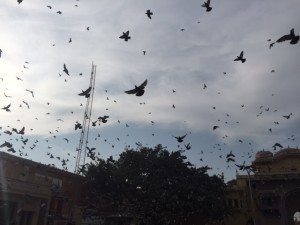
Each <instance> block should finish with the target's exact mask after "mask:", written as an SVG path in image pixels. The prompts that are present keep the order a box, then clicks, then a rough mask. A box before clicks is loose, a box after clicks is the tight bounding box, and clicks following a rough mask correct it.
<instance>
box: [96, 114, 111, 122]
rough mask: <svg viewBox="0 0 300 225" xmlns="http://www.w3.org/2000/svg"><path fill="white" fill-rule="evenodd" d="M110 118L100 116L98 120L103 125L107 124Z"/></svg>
mask: <svg viewBox="0 0 300 225" xmlns="http://www.w3.org/2000/svg"><path fill="white" fill-rule="evenodd" d="M108 118H109V116H99V117H98V120H99V121H100V122H102V123H106V122H107V119H108Z"/></svg>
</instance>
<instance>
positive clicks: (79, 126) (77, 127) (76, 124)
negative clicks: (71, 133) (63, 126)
mask: <svg viewBox="0 0 300 225" xmlns="http://www.w3.org/2000/svg"><path fill="white" fill-rule="evenodd" d="M77 129H82V125H81V124H80V123H78V122H76V123H75V130H77Z"/></svg>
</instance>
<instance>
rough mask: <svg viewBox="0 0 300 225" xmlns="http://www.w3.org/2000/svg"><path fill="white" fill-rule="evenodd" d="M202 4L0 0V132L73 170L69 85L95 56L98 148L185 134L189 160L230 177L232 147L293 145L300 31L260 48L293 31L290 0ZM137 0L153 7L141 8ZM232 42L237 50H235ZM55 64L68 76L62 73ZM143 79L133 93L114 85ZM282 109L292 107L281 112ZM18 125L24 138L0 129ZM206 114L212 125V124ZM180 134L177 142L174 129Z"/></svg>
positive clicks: (172, 143) (194, 0)
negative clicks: (292, 40) (295, 38)
mask: <svg viewBox="0 0 300 225" xmlns="http://www.w3.org/2000/svg"><path fill="white" fill-rule="evenodd" d="M202 4H203V2H202V1H199V0H189V1H180V0H163V1H162V0H153V1H145V0H142V1H141V0H119V1H111V0H88V1H83V0H80V1H74V0H65V1H59V0H47V1H40V0H24V1H23V2H22V3H21V4H18V3H17V1H11V0H2V1H1V10H0V27H1V35H0V49H1V50H2V54H1V58H0V107H1V108H2V107H4V106H7V105H8V104H11V107H10V110H11V112H6V111H5V110H0V118H1V121H0V123H1V124H0V126H1V127H2V130H0V131H1V136H0V144H2V143H3V142H4V141H9V142H11V143H12V144H13V147H14V149H15V150H16V153H14V154H15V155H20V154H21V155H22V157H25V158H28V159H32V160H35V161H39V162H42V163H46V164H49V163H50V164H52V163H53V164H55V165H56V166H58V167H60V168H61V162H60V161H59V160H58V159H56V158H54V159H50V158H49V155H47V152H48V153H51V154H53V156H54V157H61V158H64V159H67V158H68V159H69V160H70V161H69V162H68V163H67V167H68V170H69V171H74V165H75V158H74V157H75V156H76V154H77V152H76V148H77V146H78V143H79V137H80V131H79V130H76V131H75V130H74V124H75V122H76V121H79V122H80V123H82V119H83V114H84V107H83V106H81V104H82V105H85V101H86V99H85V98H84V97H81V96H78V93H80V92H81V90H85V89H87V88H88V86H89V79H90V71H91V65H92V62H93V63H94V64H95V65H97V75H96V84H95V93H94V102H93V112H92V121H95V120H96V119H97V118H98V117H99V116H103V115H108V116H109V119H108V122H107V123H106V124H101V125H100V126H96V127H91V132H90V138H89V146H90V147H96V148H97V152H98V153H99V154H100V156H101V157H103V158H106V157H108V156H110V155H114V156H117V155H118V154H119V153H120V152H121V151H122V150H123V149H124V148H125V146H126V145H130V146H131V147H135V146H136V144H135V143H136V142H140V143H142V144H143V145H147V146H151V147H152V146H155V145H157V144H162V145H163V146H167V147H168V149H170V150H176V149H181V148H182V149H185V146H184V144H188V143H190V145H191V146H192V148H191V149H190V150H186V151H185V153H184V154H186V155H187V157H188V159H189V160H190V161H192V162H193V163H194V164H196V165H197V166H201V165H203V166H205V165H209V166H210V167H212V168H213V169H212V171H211V173H216V174H220V173H221V172H224V174H225V177H226V179H227V180H228V179H231V178H233V177H234V176H235V173H236V167H235V165H234V163H232V162H231V163H227V162H226V154H228V153H229V152H230V151H232V152H233V153H234V154H235V156H236V157H235V160H236V163H238V164H242V163H243V162H244V161H246V163H249V162H251V160H253V159H254V155H255V152H257V151H259V150H262V149H265V150H271V151H273V149H272V146H273V145H274V144H275V143H276V142H278V143H281V144H282V145H283V146H284V147H287V146H291V147H297V146H298V145H299V138H300V137H299V132H300V116H299V111H300V101H299V96H300V89H299V83H300V75H299V71H300V64H299V56H300V48H299V43H298V44H296V45H291V44H289V42H284V43H276V44H275V45H274V47H273V48H272V49H269V44H270V42H268V39H271V40H272V41H276V40H277V39H278V38H280V37H281V36H283V35H284V34H288V33H289V32H290V30H291V29H292V28H294V29H295V33H296V34H297V35H298V34H299V33H300V23H299V21H300V14H299V11H300V2H299V1H298V0H288V1H279V0H264V1H260V0H253V1H240V0H226V1H214V0H212V3H211V4H212V7H213V9H212V11H210V12H206V11H205V8H203V7H201V5H202ZM75 5H77V6H78V7H76V6H75ZM47 6H51V9H50V7H47ZM147 9H150V10H151V11H152V12H153V16H152V19H151V20H150V19H149V18H148V17H147V16H146V15H145V12H146V10H147ZM58 11H61V12H62V14H58V13H57V12H58ZM87 27H89V30H87ZM182 29H184V30H182ZM127 30H129V31H130V36H131V39H130V40H129V41H128V42H125V41H124V40H122V39H119V36H120V35H122V32H125V31H127ZM70 38H71V39H72V42H71V43H69V40H70ZM143 51H146V54H145V55H143ZM241 51H244V57H245V58H246V62H245V63H241V62H240V61H239V62H234V61H233V60H234V59H235V58H236V56H237V55H239V54H240V52H241ZM26 62H28V63H26ZM64 64H66V66H67V68H68V70H69V73H70V76H67V75H66V74H65V73H63V65H64ZM24 66H25V67H24ZM272 70H275V72H271V71H272ZM81 73H82V76H81V75H80V74H81ZM225 73H226V74H225ZM59 74H61V76H60V75H59ZM17 77H18V78H20V79H17ZM2 78H3V79H2ZM145 79H148V85H147V86H146V88H145V94H144V95H143V96H142V97H136V96H133V95H127V94H125V93H124V91H125V90H129V89H132V88H133V87H134V85H139V84H141V83H142V82H143V81H144V80H145ZM204 84H205V85H206V86H207V88H205V89H204V88H203V87H204ZM26 89H28V90H32V91H33V92H34V98H33V97H32V96H31V93H29V92H28V91H26ZM105 90H107V92H106V91H105ZM173 90H175V91H176V92H173ZM23 101H25V102H27V103H28V104H29V107H30V108H29V109H28V107H27V106H26V105H25V104H24V102H23ZM47 103H50V104H49V105H48V104H47ZM141 103H145V104H141ZM173 104H174V106H175V108H173V107H172V106H173ZM242 106H243V107H242ZM71 112H73V113H71ZM290 113H292V115H291V117H290V119H285V118H284V117H283V116H284V115H290ZM58 119H61V120H63V121H58ZM118 120H119V121H120V123H119V122H118ZM151 121H153V122H154V123H151ZM274 122H278V123H277V124H275V123H274ZM126 124H127V125H128V127H126ZM23 126H25V127H26V129H25V135H23V140H25V139H27V138H28V142H27V144H26V145H24V144H23V143H22V142H21V136H20V135H17V134H12V135H9V134H6V133H4V132H5V131H7V130H9V131H11V129H12V128H13V127H14V128H17V129H18V130H19V129H21V128H22V127H23ZM213 126H219V128H218V129H216V130H214V131H213V129H212V128H213ZM270 128H271V130H272V132H270V130H269V129H270ZM50 132H51V133H50ZM185 134H187V136H186V138H185V139H184V143H182V144H180V146H179V147H178V146H177V145H178V144H179V143H177V141H176V139H175V138H174V137H173V136H182V135H185ZM54 136H55V137H54ZM99 136H100V137H99ZM64 138H67V139H68V140H69V142H68V143H67V141H66V140H64ZM34 145H35V146H36V147H34ZM22 146H23V148H22ZM33 147H34V148H33ZM31 148H33V149H31ZM1 150H2V151H6V150H7V148H1ZM19 150H20V151H21V152H20V151H19ZM26 154H27V155H26Z"/></svg>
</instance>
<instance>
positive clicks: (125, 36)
mask: <svg viewBox="0 0 300 225" xmlns="http://www.w3.org/2000/svg"><path fill="white" fill-rule="evenodd" d="M77 1H79V0H77ZM17 2H18V3H19V4H20V3H22V2H23V0H17ZM47 7H48V8H49V9H52V6H50V5H48V6H47ZM75 7H78V5H77V4H76V5H75ZM202 7H203V8H205V9H206V12H210V11H211V10H212V9H213V8H212V5H211V1H210V0H207V1H206V2H204V3H203V5H202ZM57 14H62V11H60V10H59V11H57ZM145 14H146V16H147V17H148V19H150V20H151V19H152V17H153V16H154V13H153V12H152V11H151V10H150V9H148V10H146V12H145ZM86 30H87V31H89V30H90V27H89V26H88V27H87V28H86ZM181 31H184V29H183V28H182V29H181ZM119 38H120V39H122V40H124V41H125V42H128V41H130V39H131V37H130V31H129V30H127V31H125V32H123V33H122V35H121V36H119ZM267 41H268V42H270V45H269V47H270V48H272V47H274V45H275V44H279V43H282V42H287V41H289V43H290V44H291V45H295V44H297V43H298V42H299V35H295V32H294V29H291V30H290V33H288V34H285V35H283V36H282V37H280V38H278V39H277V40H276V41H274V42H272V40H271V39H269V40H267ZM71 42H72V38H70V39H69V43H71ZM53 46H55V44H53ZM145 54H146V51H145V50H144V51H143V55H145ZM3 56H5V51H4V52H3V51H2V49H0V60H1V58H2V57H3ZM233 61H235V62H241V63H245V62H246V58H245V53H244V51H241V52H240V54H239V55H237V57H236V58H234V59H233ZM23 68H24V69H29V62H28V61H26V62H25V63H24V65H23ZM62 71H63V73H64V74H65V75H67V76H70V73H69V70H68V68H67V65H66V64H63V68H62ZM271 72H275V70H272V71H271ZM79 75H80V76H82V73H80V74H79ZM224 75H226V72H224ZM59 77H62V74H59ZM16 79H17V80H18V81H23V78H21V77H18V76H17V77H16ZM0 81H2V82H3V81H4V80H3V78H0ZM65 82H67V79H65ZM147 84H148V79H145V81H144V82H143V83H141V84H140V85H135V87H134V88H131V89H129V88H128V89H129V90H126V91H124V92H125V94H128V95H134V96H136V97H141V96H143V95H144V93H145V91H146V87H147ZM206 88H207V85H206V84H204V85H203V89H206ZM25 91H26V92H28V93H29V94H30V96H31V97H32V98H35V93H34V91H32V90H30V89H25ZM91 91H92V87H90V86H89V87H87V88H86V89H84V90H82V91H81V92H80V93H78V96H81V97H84V98H89V97H90V95H91ZM105 92H106V93H107V90H105ZM172 92H173V93H175V92H176V90H174V89H173V90H172ZM3 94H4V97H5V98H11V96H9V95H7V94H6V93H3ZM134 96H133V97H134ZM107 100H109V97H108V96H107ZM114 102H115V103H116V100H114ZM46 104H47V105H48V106H49V105H50V103H49V102H47V103H46ZM139 104H140V105H144V104H146V103H145V102H141V103H139ZM23 105H25V106H26V107H27V108H28V109H30V104H29V103H28V102H27V101H24V100H22V101H21V104H20V105H19V107H23ZM80 106H83V104H82V103H81V104H80ZM11 107H12V103H9V104H7V105H3V106H2V107H1V110H3V111H5V112H7V113H12V112H13V110H12V108H11ZM241 107H244V105H241ZM172 108H174V109H175V108H176V107H175V104H172ZM213 109H214V110H215V109H216V108H215V107H213ZM259 110H260V112H259V113H258V114H257V116H260V115H262V114H263V112H267V111H269V110H270V109H269V108H268V107H264V106H260V107H259ZM274 111H275V110H274ZM150 113H151V112H149V114H150ZM49 114H50V113H47V115H49ZM71 114H73V111H71ZM292 115H293V114H292V113H290V114H288V115H283V116H282V117H283V118H285V119H290V118H291V116H292ZM227 117H230V115H229V114H227ZM109 118H110V117H109V116H108V115H103V116H99V117H98V118H97V119H96V120H95V121H92V122H91V125H92V127H96V126H97V125H98V126H100V125H101V124H105V123H107V122H108V120H109ZM35 119H36V120H38V118H37V117H36V118H35ZM57 121H59V122H64V120H63V119H61V118H58V119H57ZM219 121H220V120H219ZM19 122H20V120H19ZM117 122H118V123H121V122H120V120H118V121H117ZM150 122H151V125H154V124H155V122H154V121H150ZM225 123H227V121H226V122H225ZM236 123H238V121H237V122H236ZM274 124H275V125H278V124H279V122H278V121H274ZM125 126H126V127H129V125H128V124H127V123H126V124H125ZM82 128H83V126H82V124H81V123H80V122H78V121H76V122H75V124H74V130H75V131H76V130H81V129H82ZM219 128H220V125H213V126H212V130H213V131H215V130H217V129H219ZM0 130H1V131H2V133H0V135H2V134H4V135H7V136H8V137H9V138H7V140H6V141H4V142H3V143H0V148H2V149H4V150H6V151H7V152H10V153H13V154H15V153H18V154H19V155H20V156H25V157H26V156H28V154H27V153H26V147H28V143H29V142H30V143H31V145H30V146H29V148H30V149H31V150H33V149H34V148H36V147H37V143H38V142H39V140H37V139H36V140H29V138H26V137H25V131H26V130H27V128H25V127H24V126H23V127H22V128H21V129H17V128H14V127H10V126H7V127H6V128H4V127H0ZM31 130H32V129H31ZM269 132H272V128H269ZM49 134H50V135H52V136H51V138H54V139H55V138H56V137H57V136H58V135H59V127H57V129H56V130H55V131H49ZM14 135H17V136H16V137H14V138H12V137H13V136H14ZM154 135H155V134H154V133H153V134H152V136H154ZM187 135H188V133H186V134H183V135H182V136H173V137H174V141H177V143H178V147H179V148H181V150H182V151H185V150H190V149H191V147H192V146H191V143H185V142H184V140H185V138H186V137H187ZM127 136H129V134H127ZM100 137H101V135H100V133H98V135H97V137H96V138H95V140H97V139H98V138H100ZM226 137H227V135H225V136H224V137H223V138H226ZM62 139H63V140H64V141H65V142H66V143H69V142H70V140H69V139H68V138H67V137H63V138H62ZM289 139H290V140H293V141H294V140H295V136H294V135H291V137H289ZM116 140H117V141H120V138H119V137H117V138H116ZM14 141H16V142H19V143H21V147H20V149H16V148H15V147H14ZM49 141H50V138H45V142H47V143H49ZM104 141H105V142H108V141H107V139H104ZM238 142H240V143H243V142H244V141H243V140H238ZM182 143H183V144H184V145H183V146H181V144H182ZM109 144H110V145H111V147H112V148H114V146H115V144H114V143H109ZM136 144H137V145H139V144H140V143H136ZM251 144H252V143H251V142H249V145H251ZM214 148H216V149H219V150H220V149H221V144H216V145H215V146H214ZM273 148H274V150H276V149H277V148H283V146H282V145H281V144H280V143H275V144H274V145H273ZM51 149H52V147H51V145H48V152H47V154H46V155H47V157H49V159H55V160H58V161H59V162H60V163H61V166H62V168H63V169H65V170H68V162H70V160H69V157H71V154H70V153H67V156H65V157H62V156H57V155H55V154H54V153H52V152H51ZM74 151H75V150H74ZM200 154H203V151H201V153H200ZM223 154H224V153H221V155H220V156H219V157H220V158H222V157H223ZM98 156H99V153H98V154H96V148H95V147H87V157H89V158H90V159H91V160H95V159H97V157H98ZM224 156H225V155H224ZM248 156H249V158H251V157H252V155H251V153H250V152H249V153H248ZM73 157H74V158H75V156H73ZM224 158H226V162H227V163H228V164H229V163H235V155H234V154H233V152H232V151H230V152H229V153H228V154H226V156H225V157H224ZM200 161H203V159H202V158H201V159H200ZM49 165H52V166H55V165H56V163H50V164H49ZM235 165H236V167H237V168H238V169H240V170H247V169H249V166H246V165H245V162H244V163H243V164H235ZM71 170H72V169H71Z"/></svg>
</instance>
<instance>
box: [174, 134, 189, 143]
mask: <svg viewBox="0 0 300 225" xmlns="http://www.w3.org/2000/svg"><path fill="white" fill-rule="evenodd" d="M186 135H187V134H185V135H183V136H178V137H175V136H173V137H174V138H176V139H177V141H178V142H179V143H181V142H183V139H184V138H185V137H186Z"/></svg>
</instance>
